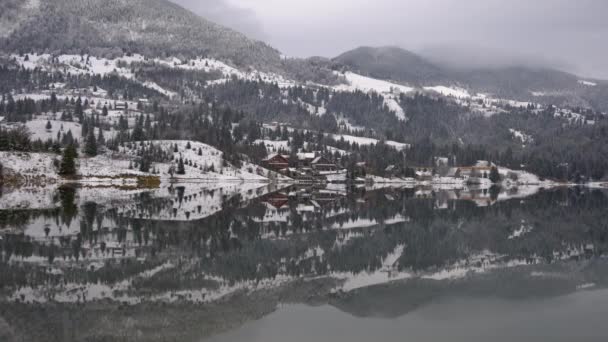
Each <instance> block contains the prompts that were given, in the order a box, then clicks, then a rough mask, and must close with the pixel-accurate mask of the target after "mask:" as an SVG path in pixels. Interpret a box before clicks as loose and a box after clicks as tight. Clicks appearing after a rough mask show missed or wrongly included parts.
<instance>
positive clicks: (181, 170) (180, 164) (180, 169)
mask: <svg viewBox="0 0 608 342" xmlns="http://www.w3.org/2000/svg"><path fill="white" fill-rule="evenodd" d="M177 174H178V175H185V174H186V169H185V167H184V159H182V158H181V157H180V158H179V161H178V163H177Z"/></svg>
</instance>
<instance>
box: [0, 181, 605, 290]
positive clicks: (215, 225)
mask: <svg viewBox="0 0 608 342" xmlns="http://www.w3.org/2000/svg"><path fill="white" fill-rule="evenodd" d="M175 191H176V192H178V191H179V190H175ZM387 194H388V195H390V196H387ZM220 195H221V194H220ZM69 196H70V195H69V193H67V196H66V197H68V198H69ZM178 197H179V196H178ZM138 199H141V200H142V201H141V202H140V206H139V208H138V210H140V211H153V210H156V209H158V208H162V207H164V205H165V204H166V202H163V201H158V200H154V199H152V198H150V197H146V196H143V197H138ZM442 200H446V201H449V202H450V205H449V206H448V207H447V208H449V209H445V210H437V209H436V208H437V206H436V205H435V199H433V198H427V199H417V198H414V197H413V193H412V192H402V191H391V192H390V193H387V192H386V191H368V192H361V193H357V194H353V195H350V196H347V197H344V198H341V199H337V200H334V201H329V202H325V203H322V204H319V205H318V206H316V207H315V210H314V211H312V212H311V211H298V203H297V202H294V201H292V202H291V203H289V205H288V206H286V207H284V208H281V210H284V211H285V213H286V214H287V215H288V217H289V219H288V220H287V222H282V221H273V222H265V221H263V220H260V218H263V217H264V216H265V215H264V213H265V211H266V210H267V209H266V207H265V206H263V205H261V204H260V203H259V202H257V203H252V204H251V205H247V206H245V207H242V199H241V198H239V197H233V198H227V199H226V201H225V202H224V203H223V210H222V211H219V212H217V213H215V214H213V215H211V216H209V217H206V218H204V219H201V220H197V221H190V222H164V221H151V220H145V219H140V218H138V216H139V215H135V216H133V217H122V216H120V215H119V214H118V213H117V210H114V209H106V208H103V207H102V206H99V205H97V204H95V203H85V204H84V205H83V206H82V207H81V208H80V210H81V215H80V218H81V220H80V223H81V229H80V233H79V234H77V235H75V236H66V237H63V238H61V239H60V240H59V241H55V242H53V243H40V242H37V241H33V240H31V239H30V238H29V237H27V236H24V235H13V236H10V235H7V236H6V238H5V239H4V240H3V241H2V244H1V246H2V250H1V251H2V252H3V255H4V262H3V263H4V266H3V267H5V268H6V267H8V266H7V265H6V262H7V261H8V260H9V259H10V258H11V256H14V255H18V256H23V257H27V256H32V255H40V256H43V257H45V258H46V259H47V260H48V261H50V262H57V260H65V259H67V260H69V259H70V258H72V259H75V260H81V261H82V260H83V257H86V253H84V250H85V248H86V246H87V245H86V242H89V243H90V244H97V245H99V246H100V249H101V250H102V253H107V251H106V250H107V245H106V242H108V241H116V242H118V243H120V244H123V243H126V242H127V241H129V243H131V241H132V244H133V246H132V247H133V248H135V249H136V256H137V257H143V258H145V260H144V261H142V260H136V259H135V258H123V259H120V260H108V261H107V262H105V264H104V265H103V267H101V268H99V269H96V270H86V271H83V270H79V269H73V270H66V273H65V275H64V277H65V279H69V280H70V281H75V282H87V281H93V280H94V281H101V282H104V283H113V282H116V281H120V280H124V279H125V277H128V276H130V275H133V274H137V273H136V272H138V271H139V272H141V271H143V270H146V269H150V268H151V267H156V266H158V265H160V264H163V263H164V262H167V261H169V262H171V264H172V265H174V267H173V268H170V269H167V270H164V271H162V272H160V273H158V274H157V275H155V276H153V277H150V278H148V279H140V280H138V282H137V284H138V285H137V288H140V289H146V290H149V291H161V290H163V289H165V290H176V289H180V288H182V289H183V288H197V287H199V288H200V287H214V286H218V284H217V282H214V281H211V280H210V279H209V276H210V275H212V276H219V277H221V278H223V279H226V280H228V281H230V282H237V281H243V280H262V279H272V278H274V277H276V276H277V275H279V274H283V275H292V276H305V275H313V276H314V275H325V274H328V273H329V272H361V271H376V270H378V269H380V267H382V262H383V260H384V259H385V258H386V257H387V255H388V254H390V253H392V252H393V251H394V250H395V248H396V247H397V246H400V245H403V246H404V250H403V253H402V255H401V256H400V257H399V258H398V263H397V265H395V266H396V267H398V268H399V269H402V270H404V269H408V270H410V269H411V270H414V271H431V270H434V269H437V268H440V267H444V266H447V265H450V264H453V263H454V262H458V261H462V260H465V261H466V260H467V259H468V258H470V257H471V256H472V255H475V254H480V253H481V252H483V251H490V252H492V253H496V254H500V255H505V256H506V259H507V260H508V259H522V258H523V259H532V258H536V257H540V258H542V259H543V260H545V261H551V260H553V258H554V253H557V255H558V256H559V255H560V254H561V255H562V256H567V255H568V253H573V251H576V250H579V251H580V250H583V249H584V247H585V246H587V245H588V244H592V245H593V249H592V250H591V252H588V256H587V257H591V256H593V255H598V254H602V253H604V251H605V250H606V247H608V246H607V237H608V224H607V223H608V221H607V220H608V217H607V213H606V210H605V208H606V202H607V201H606V200H607V198H606V195H605V194H604V193H603V192H600V191H579V190H577V189H572V190H556V191H544V192H541V193H539V194H537V195H535V196H533V197H530V198H527V199H525V200H524V201H521V200H512V201H501V202H497V203H496V204H494V205H493V206H491V207H477V206H475V204H474V203H473V202H469V201H454V200H450V199H449V198H443V199H442ZM67 202H68V203H69V202H70V201H67ZM68 207H69V206H68ZM77 209H78V208H77ZM65 211H66V210H65V208H63V207H62V210H61V211H56V212H54V215H57V216H61V217H66V218H67V217H68V216H69V215H66V214H65ZM3 215H4V216H3ZM20 215H21V214H16V213H13V216H15V220H17V221H19V220H25V218H23V217H20ZM37 215H43V214H42V213H38V214H37ZM45 215H49V214H48V213H45ZM3 217H4V218H3ZM395 217H399V218H403V220H398V221H397V222H396V223H389V222H390V221H389V220H391V219H393V218H395ZM362 219H364V220H366V222H370V224H369V226H366V227H359V228H348V229H347V228H346V227H347V226H344V225H345V224H346V223H349V222H352V221H353V220H362ZM2 220H4V221H2ZM7 220H8V221H10V220H11V219H7V215H6V214H5V213H3V212H0V222H6V221H7ZM104 222H105V223H104ZM108 222H111V223H112V224H113V225H114V228H112V229H109V230H107V229H106V227H104V225H105V224H106V223H108ZM522 224H525V225H526V226H528V225H529V226H530V227H531V229H530V230H529V232H527V233H526V234H525V235H521V236H519V237H518V238H517V239H509V236H510V235H512V233H513V232H515V231H517V230H518V229H521V226H522ZM337 227H342V229H338V228H337ZM129 234H132V240H129V237H130V235H129ZM346 237H349V238H348V239H347V238H346ZM340 241H343V242H340ZM338 242H340V243H338ZM101 246H103V247H101ZM318 249H320V250H321V251H322V253H321V254H322V255H320V254H317V252H311V251H314V250H318ZM581 257H585V256H584V255H583V256H581ZM29 271H31V270H29ZM7 272H17V271H15V268H11V269H9V270H8V271H7ZM20 272H26V274H27V272H28V271H27V270H23V271H19V272H17V274H21V273H20ZM31 272H33V271H31ZM15 277H17V276H15ZM15 277H13V278H11V279H13V280H10V281H11V282H13V283H12V284H17V283H18V282H19V281H22V280H18V279H17V278H15ZM19 279H23V278H19ZM28 279H30V278H28ZM31 279H34V278H31ZM40 279H43V278H40ZM40 279H38V278H36V280H34V281H35V282H40V281H41V280H40ZM30 281H32V280H30ZM180 284H183V285H181V286H183V287H180Z"/></svg>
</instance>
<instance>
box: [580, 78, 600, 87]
mask: <svg viewBox="0 0 608 342" xmlns="http://www.w3.org/2000/svg"><path fill="white" fill-rule="evenodd" d="M578 83H579V84H582V85H585V86H588V87H595V86H597V83H595V82H590V81H585V80H579V81H578Z"/></svg>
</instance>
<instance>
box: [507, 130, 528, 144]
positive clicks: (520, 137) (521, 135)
mask: <svg viewBox="0 0 608 342" xmlns="http://www.w3.org/2000/svg"><path fill="white" fill-rule="evenodd" d="M509 132H511V134H513V137H514V138H515V139H518V140H520V141H521V143H522V144H523V146H524V147H525V146H526V145H527V144H529V143H532V142H534V139H533V138H532V136H531V135H528V134H525V133H523V132H521V131H518V130H515V129H513V128H509Z"/></svg>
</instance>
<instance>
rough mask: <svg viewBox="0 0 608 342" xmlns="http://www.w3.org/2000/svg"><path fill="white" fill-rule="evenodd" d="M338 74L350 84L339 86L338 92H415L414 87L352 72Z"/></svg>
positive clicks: (337, 87)
mask: <svg viewBox="0 0 608 342" xmlns="http://www.w3.org/2000/svg"><path fill="white" fill-rule="evenodd" d="M337 74H338V75H340V76H344V77H345V78H346V81H347V82H348V84H340V85H338V86H335V87H334V89H335V90H337V91H355V90H360V91H363V92H370V91H375V92H377V93H391V92H392V91H394V90H395V89H396V90H398V91H399V92H401V93H409V92H411V91H413V90H414V88H412V87H407V86H404V85H400V84H396V83H391V82H388V81H383V80H378V79H375V78H371V77H366V76H362V75H359V74H355V73H354V72H350V71H347V72H346V73H343V74H341V73H337Z"/></svg>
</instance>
